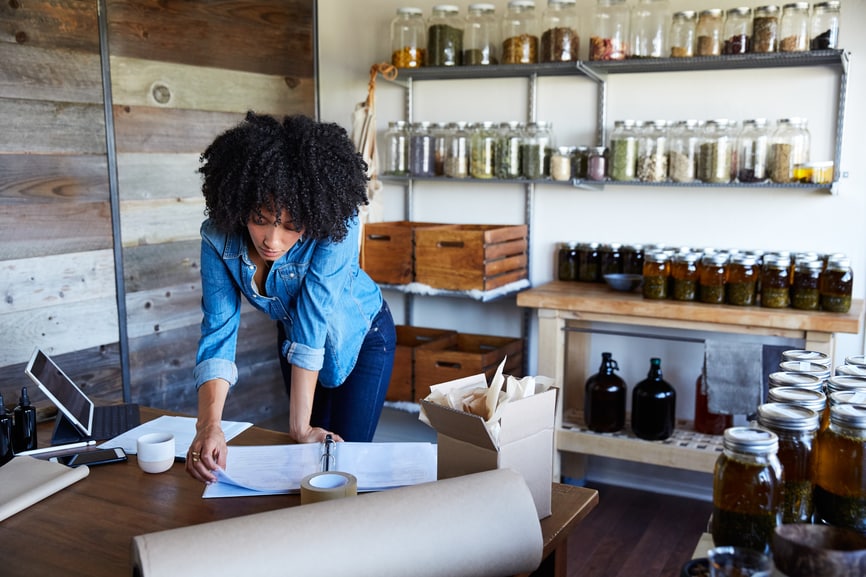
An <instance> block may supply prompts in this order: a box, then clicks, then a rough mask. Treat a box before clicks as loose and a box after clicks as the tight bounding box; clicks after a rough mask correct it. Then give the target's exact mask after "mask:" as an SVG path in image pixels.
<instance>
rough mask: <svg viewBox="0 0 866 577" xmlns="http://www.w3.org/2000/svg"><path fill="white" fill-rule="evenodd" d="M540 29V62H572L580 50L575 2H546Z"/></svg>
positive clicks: (552, 0)
mask: <svg viewBox="0 0 866 577" xmlns="http://www.w3.org/2000/svg"><path fill="white" fill-rule="evenodd" d="M541 29H542V30H543V31H544V32H542V34H541V55H540V60H541V62H574V61H576V60H577V56H578V51H579V50H580V37H579V36H578V30H580V21H579V18H578V13H577V2H576V0H547V10H545V11H544V16H543V18H542V23H541Z"/></svg>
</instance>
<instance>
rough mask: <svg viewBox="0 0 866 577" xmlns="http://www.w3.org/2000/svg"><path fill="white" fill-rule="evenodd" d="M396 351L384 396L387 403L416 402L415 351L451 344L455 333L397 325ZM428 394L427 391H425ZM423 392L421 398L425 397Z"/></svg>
mask: <svg viewBox="0 0 866 577" xmlns="http://www.w3.org/2000/svg"><path fill="white" fill-rule="evenodd" d="M395 328H396V329H397V351H396V352H395V354H394V370H393V371H391V381H390V383H389V385H388V392H387V394H386V395H385V400H387V401H407V402H413V403H415V402H418V400H419V398H418V395H417V394H416V390H415V377H414V374H415V371H414V368H415V350H416V349H417V348H418V347H420V346H421V345H426V344H431V343H434V342H437V343H438V342H440V341H442V342H444V343H446V344H447V343H453V342H456V340H457V331H449V330H444V329H431V328H425V327H412V326H407V325H397V326H396V327H395ZM427 392H429V390H428V391H427ZM427 392H424V394H423V395H422V396H427Z"/></svg>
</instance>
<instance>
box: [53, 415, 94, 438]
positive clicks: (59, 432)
mask: <svg viewBox="0 0 866 577" xmlns="http://www.w3.org/2000/svg"><path fill="white" fill-rule="evenodd" d="M89 439H90V437H87V436H85V435H82V434H81V431H79V430H78V427H76V426H75V425H74V424H73V423H72V421H70V420H69V419H68V418H67V417H66V415H64V414H63V412H62V411H57V416H56V417H55V418H54V432H53V433H51V444H52V445H65V444H67V443H77V442H79V441H87V440H89Z"/></svg>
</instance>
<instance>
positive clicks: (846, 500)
mask: <svg viewBox="0 0 866 577" xmlns="http://www.w3.org/2000/svg"><path fill="white" fill-rule="evenodd" d="M864 459H866V406H863V405H834V406H832V407H830V426H829V427H828V428H827V429H826V430H823V431H821V432H820V433H818V443H817V451H816V455H815V475H814V478H813V482H814V484H815V497H814V498H815V522H816V523H825V524H827V525H835V526H836V527H846V528H849V529H854V530H856V531H859V532H860V533H866V467H864V462H866V461H864Z"/></svg>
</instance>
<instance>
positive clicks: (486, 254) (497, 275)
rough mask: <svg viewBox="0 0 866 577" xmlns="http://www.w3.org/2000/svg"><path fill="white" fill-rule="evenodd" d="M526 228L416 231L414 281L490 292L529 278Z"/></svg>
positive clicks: (470, 226)
mask: <svg viewBox="0 0 866 577" xmlns="http://www.w3.org/2000/svg"><path fill="white" fill-rule="evenodd" d="M527 249H528V245H527V226H526V225H516V226H503V225H483V224H459V225H444V226H435V227H429V228H423V229H418V230H416V231H415V280H416V281H417V282H419V283H423V284H427V285H429V286H431V287H433V288H440V289H447V290H473V289H477V290H483V291H487V290H491V289H495V288H498V287H501V286H503V285H506V284H509V283H512V282H516V281H519V280H522V279H525V278H527V276H528V266H527V265H528V260H529V256H528V254H527Z"/></svg>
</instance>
